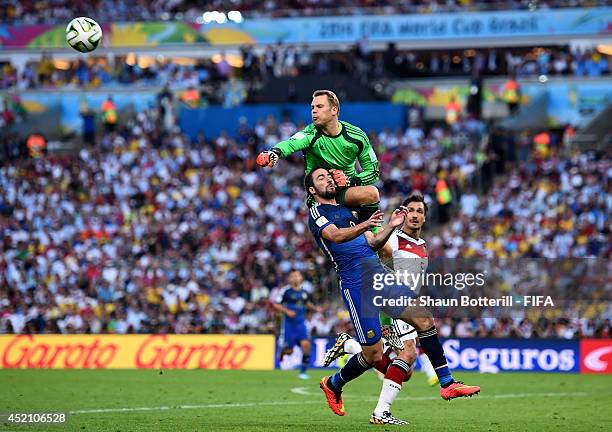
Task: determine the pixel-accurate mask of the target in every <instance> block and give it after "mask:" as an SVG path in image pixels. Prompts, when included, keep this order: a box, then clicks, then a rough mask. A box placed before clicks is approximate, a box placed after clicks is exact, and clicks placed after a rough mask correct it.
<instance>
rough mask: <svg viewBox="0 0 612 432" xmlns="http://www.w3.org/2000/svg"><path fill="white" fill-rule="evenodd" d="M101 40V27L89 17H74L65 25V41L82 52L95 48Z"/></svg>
mask: <svg viewBox="0 0 612 432" xmlns="http://www.w3.org/2000/svg"><path fill="white" fill-rule="evenodd" d="M101 40H102V28H101V27H100V25H99V24H98V23H97V22H95V21H94V20H92V19H91V18H87V17H79V18H75V19H73V20H72V21H70V22H69V23H68V26H67V27H66V42H68V45H70V46H71V47H72V48H74V49H75V50H77V51H80V52H82V53H87V52H91V51H93V50H95V49H96V48H97V47H98V45H100V41H101Z"/></svg>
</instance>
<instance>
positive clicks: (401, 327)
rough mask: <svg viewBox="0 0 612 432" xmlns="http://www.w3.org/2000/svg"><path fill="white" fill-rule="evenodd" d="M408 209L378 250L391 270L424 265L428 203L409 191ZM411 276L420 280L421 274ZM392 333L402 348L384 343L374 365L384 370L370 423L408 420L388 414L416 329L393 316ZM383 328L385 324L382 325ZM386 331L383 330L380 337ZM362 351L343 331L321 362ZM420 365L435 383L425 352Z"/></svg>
mask: <svg viewBox="0 0 612 432" xmlns="http://www.w3.org/2000/svg"><path fill="white" fill-rule="evenodd" d="M404 206H405V207H406V208H407V209H408V217H407V218H406V220H405V221H404V224H403V225H402V226H401V227H400V228H399V229H397V230H396V231H395V232H394V233H393V234H392V235H391V237H390V238H389V241H388V242H387V244H386V245H385V246H384V248H383V249H382V251H381V253H380V254H379V255H380V257H381V258H392V259H393V267H394V270H395V271H397V270H400V271H401V272H402V273H403V272H406V273H409V274H414V275H415V276H416V275H417V274H423V273H424V272H425V271H426V269H427V259H428V257H427V245H426V243H425V240H423V239H422V238H421V229H422V227H423V224H424V223H425V217H426V215H427V204H426V203H425V200H424V199H423V196H422V195H421V194H412V195H411V196H410V197H408V199H406V200H405V201H404ZM412 280H418V281H421V279H420V278H416V277H415V278H412ZM411 288H413V289H414V290H415V291H417V292H418V290H419V289H420V283H417V284H416V285H414V286H412V287H411ZM393 326H394V328H395V333H396V334H397V335H398V336H399V337H400V339H401V341H402V342H403V345H404V349H403V350H395V349H393V348H392V347H390V346H389V344H387V343H385V344H384V352H385V355H384V356H383V360H382V361H381V362H379V363H380V364H377V365H376V369H377V370H379V371H380V372H382V373H384V379H383V385H382V390H381V393H380V397H379V399H378V404H377V405H376V408H375V409H374V412H373V413H372V417H370V423H372V424H406V423H407V422H405V421H403V420H400V419H398V418H395V417H394V416H393V415H392V414H391V404H392V403H393V401H394V400H395V399H396V398H397V395H398V394H399V392H400V390H401V388H402V383H403V382H405V381H408V380H409V379H410V377H411V376H412V370H413V365H414V362H415V361H416V358H417V349H416V338H417V334H416V330H415V329H414V327H412V326H411V325H410V324H408V323H406V322H404V321H401V320H394V321H393ZM383 328H384V326H383ZM384 336H385V334H384V332H383V338H384ZM360 351H361V345H360V344H359V343H358V342H357V341H356V340H354V339H353V338H352V337H351V336H350V335H348V334H347V333H342V334H340V335H339V336H338V338H337V339H336V343H335V344H334V346H333V347H332V348H330V349H329V350H328V351H327V353H326V354H325V360H324V364H325V366H328V365H329V364H331V362H332V361H334V360H335V359H336V358H338V357H340V356H342V355H344V354H356V353H358V352H360ZM419 359H420V360H421V366H422V368H423V370H424V371H425V373H426V374H427V376H428V380H429V383H430V384H431V385H435V384H437V376H436V373H435V371H434V369H433V367H432V365H431V362H430V361H429V359H428V358H427V356H426V355H425V354H421V355H420V356H419ZM432 376H433V378H432Z"/></svg>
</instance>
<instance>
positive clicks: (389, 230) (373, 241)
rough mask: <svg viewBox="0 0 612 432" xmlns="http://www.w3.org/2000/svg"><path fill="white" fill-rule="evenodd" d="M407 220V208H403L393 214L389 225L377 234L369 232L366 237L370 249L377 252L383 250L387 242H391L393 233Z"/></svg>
mask: <svg viewBox="0 0 612 432" xmlns="http://www.w3.org/2000/svg"><path fill="white" fill-rule="evenodd" d="M405 218H406V207H403V206H402V207H400V208H399V209H396V210H395V211H394V212H393V214H392V215H391V219H389V223H388V224H387V225H385V226H384V227H383V229H382V230H380V231H379V232H378V233H377V234H374V233H372V232H367V233H366V234H365V237H366V240H367V241H368V244H369V245H370V247H371V248H372V249H374V250H376V251H377V250H380V249H383V248H384V246H385V245H386V244H387V240H389V237H391V234H393V231H394V230H395V229H396V228H397V227H398V226H400V225H401V224H403V223H404V219H405Z"/></svg>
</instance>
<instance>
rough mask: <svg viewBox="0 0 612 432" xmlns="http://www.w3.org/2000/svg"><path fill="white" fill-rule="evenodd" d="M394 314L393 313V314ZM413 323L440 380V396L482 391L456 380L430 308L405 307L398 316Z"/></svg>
mask: <svg viewBox="0 0 612 432" xmlns="http://www.w3.org/2000/svg"><path fill="white" fill-rule="evenodd" d="M391 315H392V316H393V314H391ZM398 318H400V319H403V320H404V321H406V322H408V323H410V324H412V326H414V328H415V329H416V330H417V336H418V338H419V341H420V343H421V347H422V348H423V351H425V354H427V357H428V358H429V361H430V362H431V364H432V366H433V368H434V370H435V371H436V375H437V376H438V381H439V382H440V387H441V388H440V396H441V397H442V399H445V400H450V399H454V398H457V397H466V396H473V395H475V394H478V393H479V392H480V387H479V386H468V385H465V384H464V383H463V382H461V381H455V380H454V378H453V375H452V374H451V371H450V369H449V367H448V364H447V362H446V356H445V355H444V348H442V344H441V343H440V339H438V331H437V330H436V327H435V324H434V320H433V316H432V315H431V312H429V310H427V309H425V308H423V307H420V306H410V307H407V308H405V309H404V310H403V311H402V312H401V314H400V316H399V317H398Z"/></svg>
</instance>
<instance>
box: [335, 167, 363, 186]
mask: <svg viewBox="0 0 612 432" xmlns="http://www.w3.org/2000/svg"><path fill="white" fill-rule="evenodd" d="M329 172H330V173H331V175H332V178H333V179H334V182H336V185H337V186H338V187H341V188H350V187H351V186H359V185H360V184H361V179H360V178H359V177H349V176H347V175H346V174H344V171H341V170H337V169H330V170H329Z"/></svg>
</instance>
